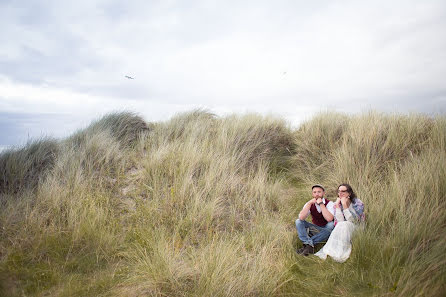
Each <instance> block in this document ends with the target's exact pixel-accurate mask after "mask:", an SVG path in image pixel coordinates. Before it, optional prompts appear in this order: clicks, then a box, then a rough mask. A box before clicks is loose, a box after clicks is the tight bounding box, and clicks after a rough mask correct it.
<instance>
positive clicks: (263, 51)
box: [0, 0, 446, 123]
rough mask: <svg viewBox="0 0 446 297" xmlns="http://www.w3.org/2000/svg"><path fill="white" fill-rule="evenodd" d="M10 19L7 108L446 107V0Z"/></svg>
mask: <svg viewBox="0 0 446 297" xmlns="http://www.w3.org/2000/svg"><path fill="white" fill-rule="evenodd" d="M0 25H1V26H2V34H0V112H10V113H14V112H25V111H26V112H28V113H48V112H49V113H53V114H66V115H71V116H73V117H74V116H76V117H82V118H85V119H87V118H88V119H92V118H93V117H97V116H98V115H99V114H101V115H102V114H104V113H105V112H107V111H110V110H122V109H133V110H136V111H138V112H141V113H142V114H143V115H145V116H147V117H149V120H150V119H154V120H162V119H163V118H161V117H168V116H171V115H172V114H174V113H176V112H178V111H183V110H188V109H191V108H194V107H199V106H201V107H209V108H210V109H211V111H212V110H214V111H216V112H217V113H219V112H220V111H221V112H222V113H226V112H231V111H232V112H244V111H257V112H260V113H268V112H273V113H280V114H282V115H284V116H285V117H286V118H288V119H292V120H291V121H292V122H293V123H298V122H300V121H301V119H302V118H304V117H307V115H311V114H313V113H315V112H317V111H320V110H324V109H328V108H330V109H335V110H340V109H344V108H345V107H346V106H348V109H347V110H346V111H351V112H357V111H360V110H362V109H364V108H372V109H378V110H399V111H403V112H404V111H409V110H422V111H424V112H432V111H437V110H443V111H444V110H445V105H446V103H445V101H444V98H445V94H446V88H445V87H444V79H443V78H444V77H445V76H446V38H445V37H444V35H445V34H444V32H445V31H446V30H445V29H446V4H445V3H444V2H443V1H440V0H438V1H437V0H431V1H429V0H428V1H423V2H420V1H401V0H398V1H392V2H389V1H374V2H367V3H365V2H358V1H312V2H308V1H287V0H281V1H276V2H274V3H273V2H270V1H249V2H240V1H225V2H220V1H189V2H183V1H163V2H160V3H153V2H150V1H132V2H128V3H124V2H119V1H112V2H110V1H105V0H104V1H102V0H101V1H82V0H80V1H76V2H70V3H68V2H64V1H62V2H61V1H46V2H44V3H43V4H42V3H40V1H35V2H32V1H31V2H29V3H28V4H27V5H26V6H23V5H22V6H18V5H16V4H15V2H9V3H3V4H0ZM124 75H131V76H134V77H135V80H132V81H129V80H126V79H125V78H124ZM421 101H422V102H423V104H420V102H421ZM439 107H440V108H439Z"/></svg>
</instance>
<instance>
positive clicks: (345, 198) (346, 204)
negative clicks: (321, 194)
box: [338, 196, 350, 209]
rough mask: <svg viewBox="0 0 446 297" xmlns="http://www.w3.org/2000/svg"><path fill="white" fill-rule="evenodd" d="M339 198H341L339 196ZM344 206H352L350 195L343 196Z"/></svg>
mask: <svg viewBox="0 0 446 297" xmlns="http://www.w3.org/2000/svg"><path fill="white" fill-rule="evenodd" d="M338 199H339V198H338ZM341 203H342V207H343V208H344V209H347V208H348V207H349V206H350V196H347V197H342V198H341Z"/></svg>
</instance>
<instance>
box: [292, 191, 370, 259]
mask: <svg viewBox="0 0 446 297" xmlns="http://www.w3.org/2000/svg"><path fill="white" fill-rule="evenodd" d="M311 189H312V196H313V199H311V200H310V201H308V202H307V203H306V204H305V205H304V207H303V208H302V211H301V212H300V213H299V218H298V219H297V220H296V228H297V233H298V235H299V239H300V240H301V241H302V243H303V247H302V248H301V249H299V250H297V253H298V254H301V255H304V256H308V255H310V254H314V252H315V251H314V247H315V245H316V244H318V243H320V242H325V241H327V242H326V244H325V245H324V247H323V248H322V249H320V250H319V251H318V252H317V253H316V254H315V255H316V256H318V257H320V258H321V259H326V258H327V256H330V257H332V258H333V259H334V260H335V261H337V262H344V261H345V260H347V259H348V257H349V256H350V252H351V249H352V245H351V237H352V233H353V231H354V230H355V229H356V227H357V225H358V224H359V223H360V222H362V221H364V204H363V203H362V201H361V200H360V199H359V198H357V197H356V194H355V192H354V191H353V189H352V187H351V186H350V185H349V184H341V185H339V186H338V198H337V199H336V202H334V203H333V202H332V201H330V200H328V199H325V198H324V195H325V189H324V187H323V186H322V185H319V184H318V185H314V186H312V187H311ZM310 214H311V219H312V222H313V223H309V222H307V221H306V220H305V219H306V218H307V217H308V215H310ZM327 239H328V240H327Z"/></svg>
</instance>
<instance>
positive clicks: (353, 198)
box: [338, 184, 356, 202]
mask: <svg viewBox="0 0 446 297" xmlns="http://www.w3.org/2000/svg"><path fill="white" fill-rule="evenodd" d="M342 186H344V187H346V188H347V192H348V194H349V195H350V200H351V201H352V202H353V201H355V198H356V194H355V192H354V191H353V189H352V186H350V185H349V184H340V185H339V186H338V190H339V188H340V187H342Z"/></svg>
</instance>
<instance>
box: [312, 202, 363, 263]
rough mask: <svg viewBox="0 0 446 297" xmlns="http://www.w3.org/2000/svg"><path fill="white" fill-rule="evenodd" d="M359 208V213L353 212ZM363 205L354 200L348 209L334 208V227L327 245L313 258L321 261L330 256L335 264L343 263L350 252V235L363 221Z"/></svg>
mask: <svg viewBox="0 0 446 297" xmlns="http://www.w3.org/2000/svg"><path fill="white" fill-rule="evenodd" d="M358 206H359V207H360V208H361V213H358V212H359V211H357V210H355V207H356V209H358ZM363 206H364V204H363V203H362V201H361V200H359V199H358V198H356V201H355V205H353V203H351V204H350V207H349V208H348V209H342V208H335V221H336V226H335V228H334V229H333V231H332V232H331V234H330V237H329V238H328V241H327V243H326V244H325V245H324V247H323V248H322V249H320V250H319V251H318V252H317V253H316V254H315V256H318V257H319V258H321V259H324V260H325V259H327V256H330V257H332V258H333V260H335V261H336V262H341V263H342V262H345V261H346V260H347V259H348V257H350V253H351V251H352V235H353V232H354V231H355V229H356V228H357V225H356V224H355V223H359V222H360V221H362V220H364V215H363V213H362V210H363V209H364V207H363Z"/></svg>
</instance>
